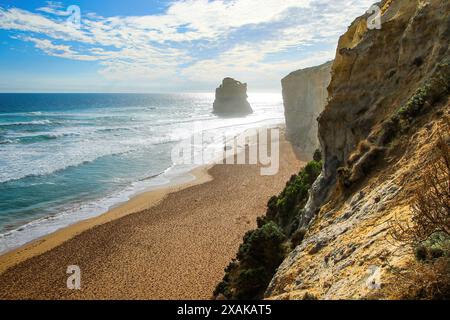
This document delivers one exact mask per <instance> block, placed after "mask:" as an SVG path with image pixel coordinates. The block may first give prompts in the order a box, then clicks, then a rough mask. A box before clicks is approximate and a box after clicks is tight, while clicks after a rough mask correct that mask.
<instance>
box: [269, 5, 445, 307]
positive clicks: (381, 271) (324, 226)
mask: <svg viewBox="0 0 450 320" xmlns="http://www.w3.org/2000/svg"><path fill="white" fill-rule="evenodd" d="M380 6H381V7H382V29H381V30H377V29H375V30H368V28H367V19H368V15H364V16H362V17H359V18H357V19H356V20H355V21H354V22H353V23H352V24H351V26H350V27H349V29H348V31H347V32H346V33H345V34H344V35H343V36H342V37H341V38H340V40H339V45H338V49H337V53H336V58H335V61H334V63H333V66H332V80H331V83H330V86H329V88H328V92H329V102H328V104H327V105H326V107H325V109H324V112H323V113H322V114H321V115H320V117H319V131H318V132H319V139H320V144H321V149H322V152H323V161H324V167H323V171H322V174H321V176H320V177H319V178H318V179H317V180H316V182H315V184H314V186H313V188H312V191H311V194H310V197H309V200H308V203H307V204H306V206H305V207H304V209H303V210H301V211H300V216H299V221H300V222H299V228H301V229H303V230H306V235H305V236H304V238H303V241H302V242H301V243H300V244H299V245H298V246H296V248H295V249H294V250H293V251H292V252H291V253H290V254H289V255H288V257H287V258H286V259H285V260H284V262H283V263H282V264H281V266H280V267H279V268H278V271H277V273H276V275H275V276H274V277H273V279H272V281H271V284H270V285H269V287H268V289H267V291H266V297H267V298H271V299H302V298H303V297H305V295H307V296H311V295H314V296H315V297H317V298H319V299H346V298H370V297H377V298H391V296H389V292H388V291H384V289H385V288H386V287H389V286H390V287H395V286H396V285H397V284H399V283H398V281H400V280H399V277H398V272H401V270H404V268H405V267H406V266H407V264H408V263H409V261H410V260H411V259H413V255H412V254H411V252H406V248H404V247H401V246H400V247H399V245H398V244H397V245H396V244H395V242H394V241H392V239H389V237H388V233H389V229H390V223H391V222H392V221H393V220H395V219H396V218H397V217H403V218H407V217H408V216H410V215H411V210H410V205H411V199H412V190H414V188H417V187H416V184H417V181H418V180H420V179H421V174H422V173H421V172H420V170H418V168H423V166H424V165H425V164H426V163H427V162H430V161H432V160H431V159H432V156H431V154H432V152H433V146H434V143H435V142H436V140H437V137H438V136H439V135H442V132H443V130H442V128H443V126H442V125H443V123H444V122H445V121H449V120H448V119H449V117H450V114H449V110H450V103H449V101H450V100H449V84H450V71H449V68H450V67H449V63H450V51H449V45H448V44H449V43H450V41H449V40H450V16H449V13H450V3H449V2H448V1H446V0H428V1H422V0H385V1H381V2H380ZM445 119H447V120H445ZM445 134H447V135H448V132H446V133H445ZM447 139H449V138H448V136H447ZM304 232H305V231H304ZM394 272H397V273H394Z"/></svg>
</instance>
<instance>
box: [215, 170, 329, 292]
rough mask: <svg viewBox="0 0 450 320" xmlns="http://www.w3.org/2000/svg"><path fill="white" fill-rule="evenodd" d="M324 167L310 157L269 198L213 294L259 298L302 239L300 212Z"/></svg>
mask: <svg viewBox="0 0 450 320" xmlns="http://www.w3.org/2000/svg"><path fill="white" fill-rule="evenodd" d="M321 171H322V162H321V161H311V162H310V163H308V164H307V165H306V167H305V168H303V169H302V170H301V171H300V173H299V174H298V175H294V176H292V177H291V179H290V180H289V181H288V183H287V184H286V187H285V189H284V190H283V192H281V194H280V195H279V196H273V197H272V198H270V200H269V202H268V204H267V213H266V216H264V217H258V218H257V224H258V228H257V229H256V230H252V231H249V232H247V233H246V234H245V236H244V238H243V242H242V244H241V245H240V246H239V250H238V252H237V255H236V260H233V261H232V262H231V263H230V264H229V265H228V267H227V268H226V269H225V276H224V278H223V280H222V282H220V283H219V284H218V285H217V287H216V289H215V291H214V296H215V297H217V296H219V295H223V296H224V297H225V298H227V299H248V300H251V299H259V298H262V296H263V294H264V291H265V290H266V288H267V286H268V285H269V282H270V280H271V279H272V277H273V275H274V274H275V272H276V269H277V268H278V266H279V265H280V264H281V262H282V261H283V259H284V258H285V256H286V254H287V253H288V251H289V250H290V249H291V247H290V244H291V242H292V241H291V242H290V241H289V238H288V237H289V235H290V234H291V233H293V234H294V236H293V242H292V243H300V242H301V240H302V239H303V237H304V235H305V233H306V230H299V231H297V232H295V231H296V230H297V228H298V223H299V219H298V215H299V213H301V212H302V211H301V209H303V207H304V205H305V203H306V201H307V199H308V195H309V189H310V188H311V186H312V184H313V183H314V181H315V180H316V179H317V177H318V176H319V174H320V172H321Z"/></svg>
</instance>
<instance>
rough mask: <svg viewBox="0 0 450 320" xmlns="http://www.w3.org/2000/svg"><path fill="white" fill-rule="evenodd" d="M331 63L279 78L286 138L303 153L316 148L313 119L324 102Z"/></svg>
mask: <svg viewBox="0 0 450 320" xmlns="http://www.w3.org/2000/svg"><path fill="white" fill-rule="evenodd" d="M331 66H332V62H327V63H325V64H323V65H320V66H317V67H312V68H307V69H301V70H298V71H295V72H292V73H291V74H289V75H288V76H286V77H285V78H284V79H283V80H282V81H281V85H282V88H283V101H284V111H285V118H286V133H287V137H288V139H289V140H290V141H291V142H292V143H293V144H294V145H296V146H297V147H298V148H299V149H300V150H302V151H304V152H305V153H306V154H312V153H313V152H314V151H315V150H316V149H317V148H318V147H319V138H318V134H317V131H318V124H317V118H318V117H319V114H320V113H321V112H322V111H323V109H324V108H325V104H326V103H327V98H328V91H327V87H328V85H329V84H330V80H331Z"/></svg>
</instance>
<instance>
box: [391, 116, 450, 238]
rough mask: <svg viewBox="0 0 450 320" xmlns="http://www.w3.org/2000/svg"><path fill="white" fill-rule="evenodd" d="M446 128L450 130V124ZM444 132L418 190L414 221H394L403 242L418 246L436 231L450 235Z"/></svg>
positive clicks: (449, 150)
mask: <svg viewBox="0 0 450 320" xmlns="http://www.w3.org/2000/svg"><path fill="white" fill-rule="evenodd" d="M443 128H444V129H445V130H447V132H448V129H449V126H448V125H446V126H443ZM444 134H445V131H444ZM444 134H441V135H440V137H439V139H438V142H437V144H436V148H435V156H434V157H432V159H431V161H430V163H429V164H428V165H427V167H426V169H425V170H424V172H423V175H422V182H421V184H420V187H419V188H417V189H416V190H415V192H414V202H413V205H412V222H411V223H406V222H398V221H396V222H395V223H394V225H393V228H392V232H391V235H392V237H393V238H394V239H395V240H397V241H399V242H402V243H407V244H410V245H413V246H417V245H419V244H421V243H423V242H424V241H427V240H428V239H429V238H430V237H431V236H433V235H435V234H444V235H446V236H447V237H449V238H450V146H449V144H448V142H447V139H446V138H445V136H444Z"/></svg>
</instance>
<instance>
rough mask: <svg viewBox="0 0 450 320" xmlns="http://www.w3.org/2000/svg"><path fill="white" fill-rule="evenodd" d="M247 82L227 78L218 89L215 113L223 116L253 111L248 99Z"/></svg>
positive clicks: (245, 113)
mask: <svg viewBox="0 0 450 320" xmlns="http://www.w3.org/2000/svg"><path fill="white" fill-rule="evenodd" d="M247 98H248V96H247V84H246V83H242V82H240V81H237V80H235V79H233V78H225V79H223V81H222V84H221V85H220V87H218V88H217V89H216V100H215V101H214V111H213V112H214V113H215V114H217V115H222V116H234V115H247V114H250V113H253V110H252V107H251V106H250V103H249V102H248V101H247Z"/></svg>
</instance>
